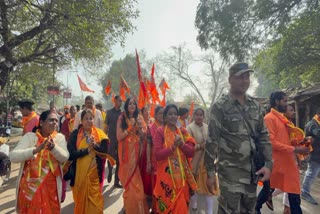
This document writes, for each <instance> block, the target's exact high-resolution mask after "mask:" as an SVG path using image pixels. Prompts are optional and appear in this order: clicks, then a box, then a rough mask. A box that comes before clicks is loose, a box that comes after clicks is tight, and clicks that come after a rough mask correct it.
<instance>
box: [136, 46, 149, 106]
mask: <svg viewBox="0 0 320 214" xmlns="http://www.w3.org/2000/svg"><path fill="white" fill-rule="evenodd" d="M136 62H137V71H138V79H139V82H140V92H139V98H138V107H139V108H140V109H141V108H143V107H144V106H145V104H146V101H148V92H147V88H146V85H145V83H144V81H143V78H142V71H141V67H140V61H139V55H138V51H137V49H136Z"/></svg>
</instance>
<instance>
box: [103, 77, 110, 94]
mask: <svg viewBox="0 0 320 214" xmlns="http://www.w3.org/2000/svg"><path fill="white" fill-rule="evenodd" d="M104 92H105V93H106V95H107V96H108V95H109V94H110V92H111V81H110V80H108V84H107V86H106V87H105V89H104Z"/></svg>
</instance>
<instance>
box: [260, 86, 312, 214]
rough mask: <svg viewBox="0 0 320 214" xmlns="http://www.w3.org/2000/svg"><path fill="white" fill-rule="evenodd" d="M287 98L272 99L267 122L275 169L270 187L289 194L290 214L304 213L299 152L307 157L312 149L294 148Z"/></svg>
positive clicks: (280, 94)
mask: <svg viewBox="0 0 320 214" xmlns="http://www.w3.org/2000/svg"><path fill="white" fill-rule="evenodd" d="M287 102H288V97H287V95H286V94H285V93H284V92H282V91H277V92H273V93H272V94H271V96H270V107H271V111H270V112H269V113H268V114H267V115H266V116H265V118H264V120H265V123H266V126H267V128H268V130H269V135H270V141H271V143H272V159H273V161H274V163H273V170H272V173H271V177H270V187H271V188H272V189H275V188H278V189H280V190H281V191H282V192H286V193H288V198H289V204H290V211H291V213H297V214H299V213H302V210H301V207H300V203H301V200H300V177H299V169H298V165H297V160H296V155H295V154H296V153H298V154H307V153H308V152H309V150H310V149H309V148H307V147H300V146H293V145H292V143H291V142H290V132H289V130H290V127H289V125H290V123H289V121H288V119H287V118H286V117H285V116H284V115H283V112H285V111H286V108H287Z"/></svg>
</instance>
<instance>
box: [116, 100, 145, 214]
mask: <svg viewBox="0 0 320 214" xmlns="http://www.w3.org/2000/svg"><path fill="white" fill-rule="evenodd" d="M142 120H143V118H142V117H141V116H139V112H138V109H137V103H136V102H135V100H134V99H132V98H128V99H127V101H126V102H125V104H124V112H123V113H122V114H121V115H120V116H119V119H118V123H117V139H118V141H119V144H118V155H119V161H120V167H119V178H120V181H121V184H122V185H123V187H124V192H123V203H124V209H125V212H126V213H127V214H132V213H137V214H145V213H149V211H148V206H147V202H146V197H145V193H144V189H143V183H142V178H141V174H140V168H139V159H140V156H141V151H142V143H143V140H144V138H145V132H144V128H143V127H142V126H143V124H142Z"/></svg>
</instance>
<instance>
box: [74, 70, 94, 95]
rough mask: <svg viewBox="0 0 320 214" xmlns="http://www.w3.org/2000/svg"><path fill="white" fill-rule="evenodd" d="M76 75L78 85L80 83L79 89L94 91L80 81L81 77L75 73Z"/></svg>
mask: <svg viewBox="0 0 320 214" xmlns="http://www.w3.org/2000/svg"><path fill="white" fill-rule="evenodd" d="M77 76H78V81H79V85H80V89H81V90H82V91H87V92H92V93H94V91H93V90H91V89H89V88H88V86H87V85H86V84H85V83H84V82H83V81H82V79H81V78H80V76H79V75H78V74H77Z"/></svg>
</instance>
